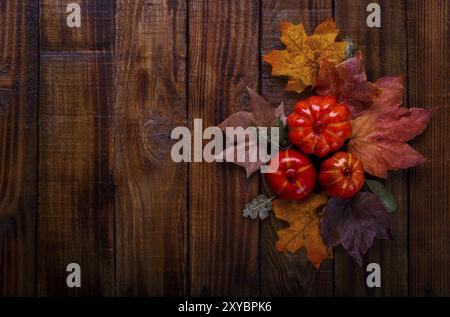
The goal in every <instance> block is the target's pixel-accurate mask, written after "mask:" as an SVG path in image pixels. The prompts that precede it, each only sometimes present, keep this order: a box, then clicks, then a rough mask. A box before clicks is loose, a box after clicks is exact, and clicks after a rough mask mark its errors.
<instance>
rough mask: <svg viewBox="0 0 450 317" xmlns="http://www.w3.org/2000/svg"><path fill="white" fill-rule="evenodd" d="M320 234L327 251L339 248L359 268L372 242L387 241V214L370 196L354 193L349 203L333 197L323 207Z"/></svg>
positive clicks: (378, 200) (382, 205) (378, 202)
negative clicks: (345, 252) (376, 240)
mask: <svg viewBox="0 0 450 317" xmlns="http://www.w3.org/2000/svg"><path fill="white" fill-rule="evenodd" d="M320 234H321V236H322V239H323V242H324V243H325V245H326V246H327V247H334V246H337V245H339V244H342V246H343V247H344V248H345V250H347V252H348V254H350V255H351V256H352V257H353V258H354V259H355V260H356V262H357V263H358V264H359V266H361V265H362V257H363V255H364V254H365V253H366V252H367V250H368V249H369V248H370V247H371V246H372V244H373V240H374V238H378V239H391V218H390V214H389V213H388V211H387V210H386V207H385V206H384V204H383V202H382V201H381V200H380V199H379V198H377V196H375V195H374V194H372V193H367V192H363V193H358V194H357V195H356V196H355V197H354V198H352V199H342V198H336V197H333V198H330V199H329V200H328V202H327V204H326V205H325V208H324V213H323V217H322V219H321V221H320Z"/></svg>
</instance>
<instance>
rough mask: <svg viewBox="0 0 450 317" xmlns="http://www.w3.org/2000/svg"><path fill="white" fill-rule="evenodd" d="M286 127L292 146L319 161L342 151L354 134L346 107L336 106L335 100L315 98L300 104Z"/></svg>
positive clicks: (341, 104) (339, 104)
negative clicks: (315, 157) (341, 148)
mask: <svg viewBox="0 0 450 317" xmlns="http://www.w3.org/2000/svg"><path fill="white" fill-rule="evenodd" d="M287 126H288V129H289V133H288V137H289V140H290V141H291V142H292V143H293V144H295V145H297V146H298V147H299V148H300V149H301V150H302V151H303V152H304V153H308V154H315V155H317V156H319V157H324V156H326V155H327V154H328V153H330V152H332V151H335V150H337V149H339V148H340V147H342V145H343V144H344V142H345V140H346V139H347V138H348V137H349V136H350V135H351V133H352V126H351V123H350V112H349V110H348V107H347V105H345V104H344V103H337V101H336V98H334V97H333V96H325V97H319V96H312V97H309V98H308V99H306V100H301V101H299V102H297V103H296V105H295V109H294V112H293V113H291V114H290V115H289V116H288V118H287Z"/></svg>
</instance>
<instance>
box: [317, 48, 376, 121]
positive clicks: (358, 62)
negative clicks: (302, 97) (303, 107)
mask: <svg viewBox="0 0 450 317" xmlns="http://www.w3.org/2000/svg"><path fill="white" fill-rule="evenodd" d="M314 89H315V91H316V93H317V94H319V95H322V96H326V95H332V96H335V97H336V98H337V99H338V100H339V101H340V102H345V103H346V104H347V105H348V106H349V109H350V112H351V114H352V115H353V116H356V115H358V114H359V113H360V112H361V111H363V110H365V109H367V108H369V107H370V105H371V104H372V102H373V101H374V99H375V98H376V97H377V96H378V95H379V93H380V89H379V87H377V86H376V85H375V84H373V83H371V82H370V81H367V76H366V72H365V68H364V61H363V58H362V54H361V52H358V53H357V54H356V56H355V57H352V58H349V59H347V60H346V61H344V62H342V63H340V64H337V65H335V64H333V63H331V62H330V61H328V60H326V59H322V60H321V62H320V70H319V75H318V78H317V81H316V85H315V87H314Z"/></svg>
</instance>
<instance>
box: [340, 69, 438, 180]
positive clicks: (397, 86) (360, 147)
mask: <svg viewBox="0 0 450 317" xmlns="http://www.w3.org/2000/svg"><path fill="white" fill-rule="evenodd" d="M403 82H404V78H403V77H401V76H399V77H383V78H381V79H379V80H378V81H377V82H375V85H377V87H379V88H380V89H381V93H380V95H379V96H378V97H377V98H376V99H375V100H374V102H373V103H372V105H371V107H370V108H369V109H367V110H365V111H363V112H361V113H360V115H359V116H358V117H356V118H355V119H353V120H352V130H353V135H352V137H351V138H350V142H349V143H348V151H349V152H350V153H352V154H353V155H355V156H356V157H357V158H359V159H360V160H361V162H362V163H363V166H364V170H365V171H366V172H367V173H369V174H372V175H374V176H377V177H382V178H387V175H388V170H398V169H404V168H409V167H412V166H415V165H417V164H421V163H424V162H426V159H425V158H424V157H423V156H422V155H421V154H420V153H419V152H417V151H416V150H414V148H412V147H411V146H410V145H408V144H407V143H406V142H407V141H409V140H411V139H413V138H414V137H416V136H417V135H419V134H421V133H422V132H423V130H424V129H425V128H426V126H427V124H428V122H429V121H430V118H431V115H432V114H433V112H434V111H435V109H421V108H410V109H408V108H405V107H401V104H402V101H403V94H404V88H403Z"/></svg>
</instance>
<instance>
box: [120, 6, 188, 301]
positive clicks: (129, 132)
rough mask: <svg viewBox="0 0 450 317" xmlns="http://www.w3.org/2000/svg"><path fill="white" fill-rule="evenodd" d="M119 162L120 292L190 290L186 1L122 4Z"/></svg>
mask: <svg viewBox="0 0 450 317" xmlns="http://www.w3.org/2000/svg"><path fill="white" fill-rule="evenodd" d="M117 9H118V15H117V47H116V67H117V72H116V91H117V95H116V104H115V107H114V109H115V156H114V157H115V163H114V171H115V172H114V178H115V182H116V239H117V250H116V261H117V264H116V265H117V285H118V288H117V295H119V296H137V295H138V296H163V295H165V296H181V295H186V294H187V282H188V278H189V271H188V266H187V261H188V259H187V246H188V244H187V238H188V237H187V224H188V220H187V209H186V203H187V200H186V190H187V166H186V164H182V163H179V164H178V163H174V162H173V161H172V159H171V157H170V150H171V144H172V143H173V142H172V141H171V131H172V129H173V128H175V127H177V126H186V125H187V110H186V109H187V107H186V81H185V78H186V11H187V10H186V5H185V1H183V0H180V1H172V0H164V1H154V0H151V1H150V0H147V1H134V2H132V3H131V2H130V1H119V2H118V8H117Z"/></svg>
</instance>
